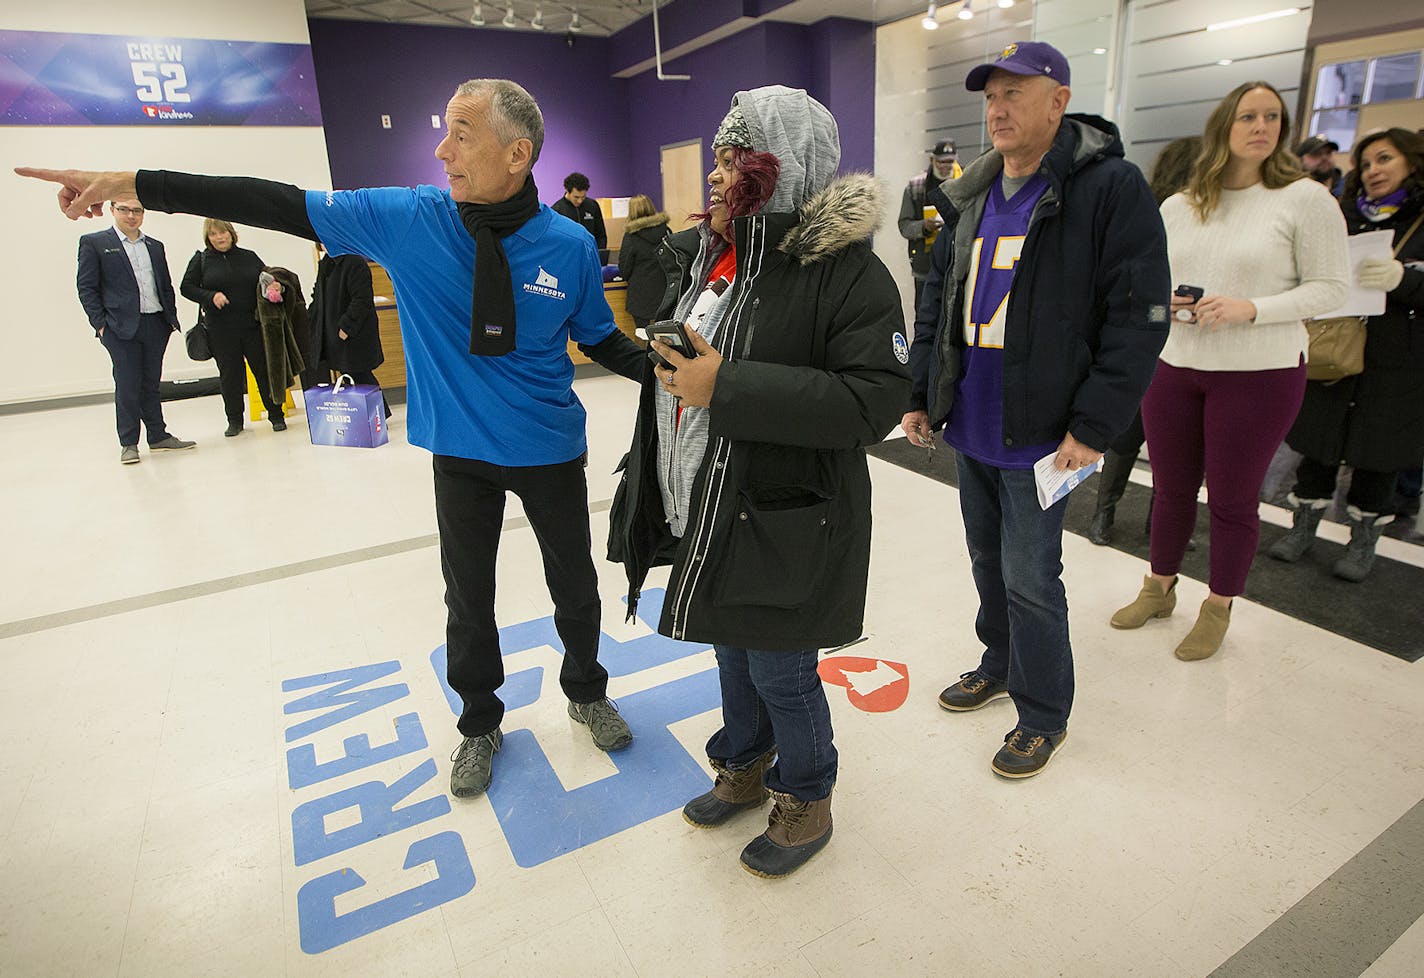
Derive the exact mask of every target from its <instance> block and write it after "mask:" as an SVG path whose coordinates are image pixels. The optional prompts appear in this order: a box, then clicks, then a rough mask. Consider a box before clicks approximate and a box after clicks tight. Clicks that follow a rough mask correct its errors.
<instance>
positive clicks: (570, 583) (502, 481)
mask: <svg viewBox="0 0 1424 978" xmlns="http://www.w3.org/2000/svg"><path fill="white" fill-rule="evenodd" d="M434 462H435V520H436V523H437V524H438V525H439V528H440V565H441V569H442V570H443V571H444V573H445V607H446V608H447V609H448V610H449V616H448V619H447V621H446V625H445V647H446V661H447V678H448V679H449V682H450V688H451V689H453V690H454V691H455V692H456V693H457V694H459V696H460V699H461V700H462V701H463V703H464V709H463V711H462V712H461V714H460V720H459V723H458V724H457V726H458V727H459V729H460V733H462V734H464V735H465V736H466V737H478V736H480V735H481V734H486V733H489V732H490V731H491V730H493V729H494V728H495V727H497V726H499V723H500V721H501V720H502V719H503V718H504V704H503V703H501V702H500V700H499V697H498V696H496V695H495V690H497V689H499V687H500V686H501V685H503V684H504V661H503V660H502V659H501V658H500V650H499V629H498V627H497V626H496V625H495V620H494V584H495V581H494V574H495V557H496V554H497V553H498V550H499V536H500V530H501V528H502V525H503V523H504V500H505V493H506V492H512V493H514V494H515V495H516V496H518V497H519V499H520V501H521V502H522V503H523V504H524V512H525V515H526V516H528V518H529V526H530V528H531V529H533V531H534V537H535V539H536V540H538V541H539V552H540V553H541V554H542V555H543V558H544V580H545V582H546V583H547V584H548V586H549V596H550V597H551V598H553V599H554V628H555V630H556V631H558V633H559V638H560V639H561V640H562V641H563V644H564V664H563V668H562V669H561V670H560V671H559V684H560V685H561V686H562V687H563V690H564V695H565V696H567V697H568V698H569V699H570V700H573V701H574V702H576V703H591V702H593V701H594V700H598V699H602V698H603V696H604V695H605V693H606V692H607V689H608V672H607V670H605V669H604V668H603V666H601V665H599V663H598V639H599V635H600V621H599V619H600V613H601V610H602V609H601V606H600V603H599V598H598V573H597V571H595V570H594V566H593V555H592V553H591V548H592V537H591V534H590V532H589V528H588V483H587V481H586V480H585V478H584V459H583V458H576V459H574V460H573V461H571V462H563V463H560V464H558V465H534V466H524V467H517V468H515V467H505V466H499V465H491V464H490V463H488V462H478V461H475V460H473V459H465V458H455V457H453V456H450V455H436V456H435V460H434Z"/></svg>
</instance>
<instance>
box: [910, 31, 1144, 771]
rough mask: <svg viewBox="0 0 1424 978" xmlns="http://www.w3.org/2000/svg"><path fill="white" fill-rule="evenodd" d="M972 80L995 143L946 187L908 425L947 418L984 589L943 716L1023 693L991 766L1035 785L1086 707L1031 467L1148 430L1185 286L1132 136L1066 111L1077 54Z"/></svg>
mask: <svg viewBox="0 0 1424 978" xmlns="http://www.w3.org/2000/svg"><path fill="white" fill-rule="evenodd" d="M965 87H966V88H967V89H969V91H971V92H978V91H982V92H983V93H984V118H985V122H986V124H987V128H988V131H989V138H990V140H991V141H992V142H993V144H994V148H993V150H991V151H990V152H987V153H985V154H984V155H983V156H981V157H979V158H978V159H977V160H975V161H974V162H973V163H971V164H969V167H968V169H966V170H965V171H964V175H963V176H962V177H960V178H959V179H958V180H954V181H952V182H948V183H945V184H943V185H942V186H941V189H942V191H943V196H944V197H945V198H947V201H946V203H945V204H944V205H943V206H942V207H941V213H943V214H944V217H945V226H944V230H943V231H942V232H941V233H940V235H939V238H938V240H936V241H935V243H934V247H933V249H932V251H931V262H930V274H929V277H928V278H927V279H926V281H925V294H924V301H923V302H922V304H921V308H920V310H918V311H917V313H916V316H915V342H914V343H913V345H911V347H910V372H911V377H912V382H913V388H912V391H911V401H910V411H909V412H908V413H907V414H906V415H905V417H904V419H903V420H902V422H901V423H902V425H903V426H904V428H905V433H906V434H907V435H908V436H909V438H910V440H911V441H912V442H913V443H915V444H918V445H922V446H925V447H930V446H932V445H933V444H934V440H933V439H934V435H933V434H932V432H933V431H934V430H935V429H937V428H939V427H940V425H944V429H945V431H944V439H945V441H946V442H948V443H949V445H950V446H951V447H952V448H953V449H954V450H955V463H956V467H957V470H958V474H959V503H960V509H961V510H962V512H963V515H964V536H965V542H966V543H967V544H968V549H969V557H970V563H971V569H972V572H973V575H974V585H975V587H976V588H977V590H978V592H979V615H978V618H977V620H976V623H975V624H976V631H977V632H978V637H979V640H980V641H981V642H982V643H983V644H984V653H983V656H982V658H981V660H980V662H979V664H978V665H977V666H976V667H975V668H973V669H971V670H970V671H969V672H966V673H963V674H962V675H961V676H960V678H959V681H958V682H956V683H954V684H953V685H951V686H949V688H947V689H945V690H944V692H942V693H940V696H939V703H940V706H942V707H943V708H944V709H946V710H951V711H955V712H963V711H968V710H977V709H979V708H980V707H982V706H985V705H986V704H988V703H989V702H990V701H991V700H994V699H998V698H999V697H1002V696H1005V695H1007V696H1009V697H1010V698H1012V700H1013V703H1014V706H1015V708H1016V709H1017V711H1018V720H1017V723H1016V724H1015V726H1014V728H1013V729H1012V730H1011V731H1009V733H1008V735H1007V736H1005V738H1004V744H1003V746H1002V747H1001V748H1000V749H999V750H998V753H996V754H995V755H994V758H993V761H992V764H991V766H992V768H993V770H994V772H995V773H996V774H998V775H1000V776H1002V777H1005V778H1027V777H1032V776H1033V775H1036V774H1038V773H1039V772H1040V771H1042V770H1043V767H1044V765H1046V764H1047V763H1048V761H1049V759H1050V758H1051V757H1052V756H1053V754H1054V752H1055V751H1056V750H1057V749H1058V747H1060V746H1061V745H1062V744H1063V741H1064V738H1065V737H1066V736H1067V731H1068V713H1069V710H1070V708H1071V707H1072V703H1073V654H1072V649H1071V647H1070V646H1069V642H1068V601H1067V595H1066V594H1065V592H1064V588H1063V581H1062V573H1063V563H1062V554H1063V513H1064V509H1065V508H1066V506H1067V500H1066V497H1065V498H1061V499H1059V500H1058V501H1057V502H1056V503H1054V504H1053V505H1051V506H1049V507H1048V508H1047V509H1045V508H1043V507H1042V506H1041V505H1040V504H1039V501H1038V493H1037V491H1036V488H1035V479H1034V468H1033V466H1034V463H1036V462H1039V461H1040V460H1045V459H1046V460H1048V461H1050V462H1051V466H1052V469H1054V470H1056V471H1057V472H1059V473H1062V474H1065V475H1066V474H1067V472H1069V471H1076V470H1078V469H1081V468H1083V467H1085V466H1091V465H1093V464H1095V463H1096V462H1097V461H1098V459H1100V458H1102V455H1103V451H1104V450H1105V449H1106V448H1107V447H1108V445H1110V444H1111V443H1112V441H1113V439H1114V438H1116V437H1117V436H1118V434H1120V433H1121V432H1122V431H1123V430H1124V429H1125V428H1126V427H1127V426H1128V424H1129V423H1130V422H1131V421H1132V419H1133V416H1134V415H1135V414H1136V412H1137V409H1138V404H1139V402H1141V400H1142V395H1143V394H1144V393H1145V392H1146V390H1147V385H1148V382H1149V381H1151V379H1152V373H1153V370H1154V369H1155V368H1156V364H1157V355H1158V353H1160V352H1161V350H1162V345H1163V343H1165V342H1166V340H1167V306H1168V303H1169V300H1170V294H1171V291H1172V285H1171V280H1170V272H1169V268H1168V264H1167V236H1166V232H1165V231H1163V229H1162V219H1161V218H1160V217H1158V215H1157V205H1156V203H1155V202H1154V201H1153V198H1152V191H1151V190H1150V189H1149V188H1148V186H1147V181H1146V180H1145V179H1143V176H1142V173H1141V172H1140V171H1139V170H1138V169H1137V168H1136V167H1135V166H1133V165H1132V164H1131V163H1128V162H1127V161H1126V160H1124V159H1123V146H1122V141H1121V140H1120V139H1119V138H1118V133H1117V128H1116V127H1115V126H1114V125H1113V124H1112V123H1110V122H1107V121H1106V120H1104V119H1100V118H1098V117H1097V116H1090V115H1072V116H1068V115H1065V114H1064V113H1065V112H1066V110H1067V107H1068V98H1069V95H1070V94H1071V93H1070V92H1069V89H1068V62H1067V60H1066V59H1065V58H1064V57H1063V55H1062V54H1061V53H1059V52H1058V51H1057V50H1056V49H1055V48H1053V47H1052V46H1051V45H1048V44H1044V43H1041V42H1035V41H1025V42H1023V43H1020V44H1010V45H1009V46H1008V47H1006V48H1004V50H1003V53H1002V54H1000V55H999V58H998V59H997V60H996V61H993V62H991V63H989V64H983V65H979V66H978V67H976V68H975V69H974V70H972V71H971V72H970V73H969V77H968V78H967V79H966V80H965ZM935 196H938V195H935ZM941 324H943V328H944V329H945V330H948V333H947V335H946V336H944V337H943V342H942V343H936V342H935V338H936V334H937V332H938V331H939V329H940V328H941Z"/></svg>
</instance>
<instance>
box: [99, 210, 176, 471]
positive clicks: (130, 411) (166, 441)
mask: <svg viewBox="0 0 1424 978" xmlns="http://www.w3.org/2000/svg"><path fill="white" fill-rule="evenodd" d="M104 199H105V198H104V197H103V196H99V197H95V198H94V200H93V201H92V204H93V207H92V210H93V211H94V212H95V213H94V214H93V216H95V217H98V216H99V214H100V213H102V207H103V203H102V202H103V200H104ZM108 200H109V213H110V214H112V215H113V218H114V226H113V227H112V228H109V229H108V230H107V231H95V232H94V233H93V234H86V235H84V236H83V237H81V238H80V239H79V272H78V274H77V276H76V278H75V286H76V288H77V289H78V291H79V304H80V305H81V306H83V307H84V313H85V315H87V316H88V317H89V325H90V326H92V327H94V335H95V336H96V337H97V338H98V340H99V342H100V343H101V344H103V346H104V350H105V352H107V353H108V354H109V359H110V360H111V361H113V364H114V415H115V419H116V421H117V429H118V435H119V461H120V462H121V463H123V464H124V465H131V464H133V463H135V462H137V461H139V453H138V433H139V423H140V422H142V423H143V427H144V430H145V431H146V432H147V433H148V447H149V448H150V449H157V450H160V451H162V450H171V449H184V448H192V447H193V446H194V445H195V444H196V442H191V441H184V440H183V439H181V438H178V437H177V436H175V435H171V434H169V433H168V427H167V425H166V424H164V421H163V402H162V401H161V400H160V399H159V396H158V384H159V381H160V379H161V378H162V376H163V353H164V351H165V350H167V349H168V338H169V336H171V335H172V334H173V332H174V331H176V330H177V329H178V303H177V300H176V299H175V298H174V295H173V278H172V276H171V275H170V274H169V272H168V256H167V255H166V254H165V252H164V250H163V242H162V241H159V240H158V239H156V238H151V237H149V236H148V235H146V234H144V233H143V231H142V230H141V229H142V228H143V212H144V209H143V205H142V204H140V203H139V201H138V197H137V196H136V195H135V194H134V193H133V191H132V190H131V189H130V190H129V191H127V192H124V193H120V192H117V191H116V192H115V193H113V194H111V195H110V196H109V197H108Z"/></svg>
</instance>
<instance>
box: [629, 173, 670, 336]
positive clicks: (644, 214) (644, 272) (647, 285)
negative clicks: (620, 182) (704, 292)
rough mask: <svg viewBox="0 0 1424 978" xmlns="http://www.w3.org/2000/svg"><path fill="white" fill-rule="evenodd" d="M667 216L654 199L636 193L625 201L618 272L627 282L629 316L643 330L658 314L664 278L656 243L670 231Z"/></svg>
mask: <svg viewBox="0 0 1424 978" xmlns="http://www.w3.org/2000/svg"><path fill="white" fill-rule="evenodd" d="M671 233H672V232H671V230H670V229H669V228H668V216H667V214H666V213H665V212H663V211H660V210H657V209H656V208H654V207H653V199H652V198H651V197H649V196H648V195H647V194H638V195H637V196H635V197H632V198H630V199H629V201H628V223H626V224H624V225H623V243H622V244H621V245H619V247H618V274H619V276H621V277H622V279H623V281H625V282H627V283H628V293H627V309H628V315H630V316H632V317H633V322H634V324H635V325H637V327H638V328H639V329H643V328H644V327H646V326H647V325H648V323H649V322H651V321H652V318H653V317H654V316H656V315H657V312H658V306H659V304H660V303H661V302H662V299H663V292H664V286H665V285H666V282H667V278H666V276H665V275H664V274H663V269H662V266H661V264H659V262H658V259H657V250H658V245H660V244H662V242H663V239H664V238H666V237H667V236H668V235H669V234H671Z"/></svg>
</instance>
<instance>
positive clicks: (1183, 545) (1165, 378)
mask: <svg viewBox="0 0 1424 978" xmlns="http://www.w3.org/2000/svg"><path fill="white" fill-rule="evenodd" d="M1289 134H1290V118H1289V113H1288V112H1287V111H1286V106H1285V102H1284V101H1283V100H1282V99H1281V96H1280V93H1279V92H1277V91H1276V90H1275V89H1274V88H1273V87H1271V85H1269V84H1268V83H1266V82H1247V83H1245V84H1244V85H1240V86H1238V87H1237V88H1236V89H1234V90H1233V91H1232V92H1231V93H1230V94H1229V95H1227V96H1226V98H1224V99H1222V101H1221V102H1220V104H1218V105H1217V107H1216V108H1215V109H1213V110H1212V113H1211V116H1210V117H1209V118H1208V119H1207V124H1206V131H1205V132H1204V133H1203V134H1202V151H1201V155H1200V156H1198V157H1197V161H1196V165H1195V166H1194V167H1193V169H1192V176H1191V180H1190V181H1189V182H1188V184H1187V188H1186V190H1184V191H1183V192H1182V193H1179V194H1176V195H1174V196H1172V197H1169V198H1168V199H1167V200H1166V202H1165V203H1163V205H1162V221H1163V223H1164V224H1165V225H1166V227H1167V252H1168V258H1169V260H1170V261H1171V264H1172V280H1173V281H1174V282H1175V283H1176V285H1177V294H1174V295H1173V297H1172V311H1173V322H1172V328H1171V333H1170V335H1169V336H1168V338H1167V345H1166V346H1165V347H1163V349H1162V355H1161V359H1160V361H1159V362H1158V364H1157V373H1156V374H1155V375H1154V377H1153V378H1152V386H1151V387H1149V388H1148V390H1147V396H1146V397H1145V398H1144V399H1143V401H1142V422H1143V427H1144V428H1145V429H1146V432H1147V446H1148V449H1149V451H1150V453H1151V456H1152V484H1153V486H1154V487H1155V490H1156V494H1157V495H1156V502H1155V505H1154V506H1153V508H1152V541H1151V548H1150V549H1151V558H1152V559H1151V572H1150V573H1149V574H1148V575H1147V577H1146V578H1145V579H1144V580H1143V583H1142V590H1141V592H1140V593H1139V594H1138V596H1137V599H1136V600H1135V601H1133V602H1132V603H1131V604H1129V605H1127V606H1126V607H1123V608H1120V609H1118V611H1117V612H1116V613H1115V614H1114V615H1113V616H1112V625H1113V627H1114V628H1140V627H1142V626H1143V625H1145V624H1146V623H1147V622H1149V621H1151V620H1152V619H1154V618H1166V617H1167V616H1168V615H1170V614H1171V613H1172V611H1173V610H1174V609H1175V608H1176V605H1177V592H1176V587H1177V572H1178V570H1179V569H1180V568H1181V565H1182V556H1183V554H1184V553H1185V551H1186V549H1187V541H1188V540H1190V539H1191V535H1192V530H1193V528H1194V527H1195V525H1196V518H1197V494H1198V493H1199V491H1200V490H1201V484H1202V479H1203V476H1205V479H1206V485H1207V498H1208V502H1207V506H1208V509H1209V510H1210V513H1211V572H1210V580H1209V586H1210V591H1209V593H1208V594H1207V597H1206V600H1205V601H1203V602H1202V606H1201V611H1200V613H1199V615H1198V617H1197V621H1196V624H1195V625H1194V626H1193V627H1192V629H1191V631H1189V632H1188V633H1187V635H1186V637H1185V638H1184V639H1182V641H1181V643H1180V644H1179V645H1178V646H1177V648H1176V656H1177V658H1179V659H1182V660H1184V661H1191V660H1196V659H1205V658H1207V657H1209V656H1212V655H1215V654H1216V652H1217V650H1218V649H1219V648H1220V647H1221V643H1222V640H1223V639H1224V638H1225V637H1226V629H1227V626H1228V625H1229V623H1230V620H1231V601H1232V599H1233V598H1235V597H1236V596H1237V595H1238V594H1240V593H1241V592H1242V590H1243V589H1244V588H1245V585H1246V575H1247V573H1248V572H1249V571H1250V569H1251V561H1252V559H1253V558H1254V557H1255V554H1256V544H1257V541H1258V540H1259V539H1260V532H1261V527H1260V520H1259V518H1258V517H1257V514H1256V510H1257V496H1258V494H1259V493H1260V491H1261V483H1262V482H1263V481H1264V480H1265V477H1266V469H1267V467H1268V466H1269V465H1270V462H1271V456H1272V455H1273V454H1274V453H1275V450H1276V448H1277V447H1279V445H1280V443H1281V439H1282V438H1283V437H1285V433H1286V431H1287V429H1289V428H1290V425H1291V422H1292V421H1293V420H1294V419H1295V416H1296V412H1297V411H1298V410H1299V409H1300V401H1301V397H1302V395H1303V394H1304V392H1305V348H1306V332H1305V326H1304V324H1303V323H1302V320H1303V319H1306V318H1308V317H1310V316H1315V315H1319V314H1321V313H1324V312H1326V311H1328V310H1330V309H1333V308H1335V307H1336V306H1338V305H1339V304H1340V302H1341V301H1342V300H1343V299H1344V298H1345V292H1346V289H1347V281H1348V277H1349V269H1348V259H1347V250H1348V249H1347V245H1346V241H1345V228H1344V221H1343V219H1342V218H1341V217H1340V209H1339V207H1337V206H1336V203H1335V198H1333V197H1331V196H1330V192H1329V191H1328V190H1326V189H1325V188H1324V187H1323V186H1321V185H1320V184H1318V183H1316V182H1315V181H1313V180H1305V179H1302V178H1303V177H1304V176H1305V174H1304V173H1302V172H1301V170H1300V167H1299V166H1297V165H1296V162H1295V157H1293V156H1292V155H1291V153H1290V149H1289V147H1288V146H1287V145H1286V140H1287V138H1288V136H1289ZM1196 290H1200V291H1199V292H1198V291H1196Z"/></svg>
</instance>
